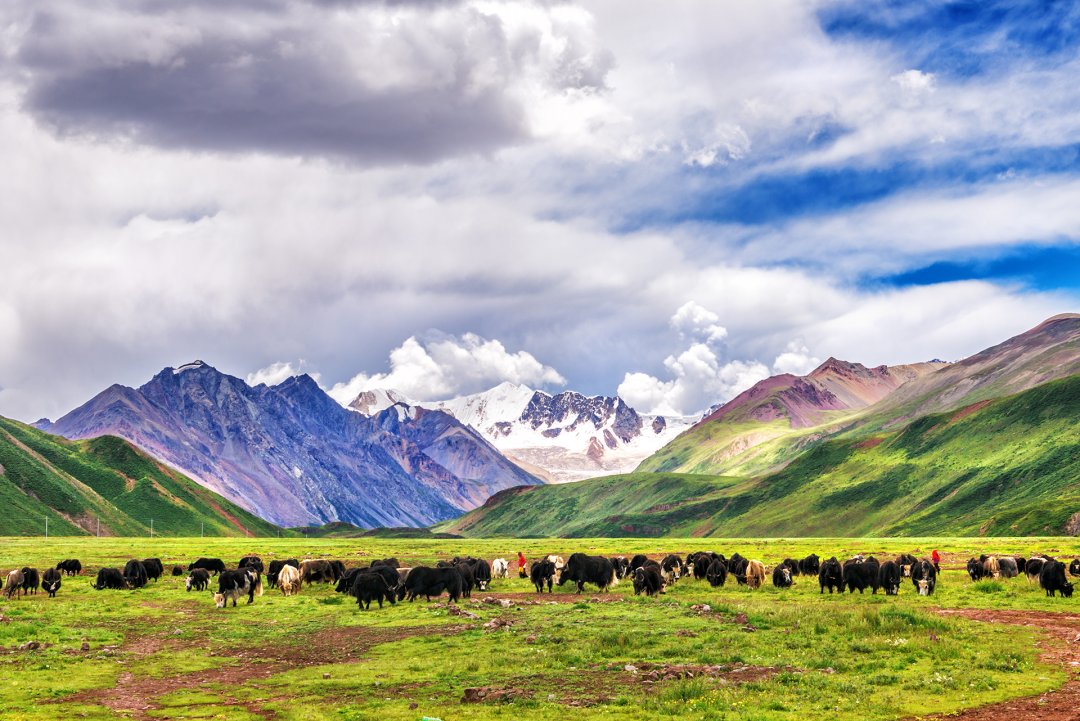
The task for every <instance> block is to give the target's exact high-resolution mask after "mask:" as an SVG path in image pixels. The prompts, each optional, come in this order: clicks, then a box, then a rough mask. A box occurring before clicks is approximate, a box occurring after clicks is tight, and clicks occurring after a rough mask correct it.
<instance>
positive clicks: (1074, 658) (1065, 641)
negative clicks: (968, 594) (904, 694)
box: [920, 608, 1080, 721]
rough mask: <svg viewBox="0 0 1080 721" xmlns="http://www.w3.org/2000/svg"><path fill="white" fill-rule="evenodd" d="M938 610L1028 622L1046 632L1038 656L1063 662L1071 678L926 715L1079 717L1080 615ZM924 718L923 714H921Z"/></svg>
mask: <svg viewBox="0 0 1080 721" xmlns="http://www.w3.org/2000/svg"><path fill="white" fill-rule="evenodd" d="M937 613H938V614H940V615H942V616H949V617H959V618H966V619H969V620H972V621H982V622H984V623H1001V624H1008V625H1011V626H1029V627H1031V628H1034V629H1037V630H1039V631H1042V632H1043V638H1042V639H1040V640H1039V641H1038V646H1039V659H1040V660H1041V661H1043V662H1045V663H1051V664H1055V665H1058V666H1061V667H1062V668H1063V669H1064V670H1065V672H1066V673H1067V674H1069V680H1068V681H1066V682H1065V685H1064V686H1062V687H1061V688H1060V689H1058V690H1056V691H1049V692H1047V693H1044V694H1039V695H1038V696H1027V697H1024V698H1017V699H1011V700H1009V701H1003V702H1001V703H994V704H988V705H986V706H980V707H978V708H973V709H968V710H967V711H962V712H960V713H958V714H954V715H950V716H927V717H925V718H940V719H945V718H947V719H949V721H1077V719H1080V677H1078V676H1077V674H1078V673H1080V615H1077V614H1072V613H1051V612H1047V611H1007V610H983V609H969V608H963V609H938V611H937ZM920 718H922V717H920Z"/></svg>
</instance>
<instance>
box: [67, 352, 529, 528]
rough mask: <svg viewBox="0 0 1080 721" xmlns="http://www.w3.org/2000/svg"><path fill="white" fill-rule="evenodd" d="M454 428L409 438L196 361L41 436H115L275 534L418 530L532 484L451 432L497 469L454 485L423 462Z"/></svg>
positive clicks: (287, 389) (289, 386)
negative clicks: (273, 527) (301, 528)
mask: <svg viewBox="0 0 1080 721" xmlns="http://www.w3.org/2000/svg"><path fill="white" fill-rule="evenodd" d="M441 415H443V416H446V414H441ZM413 421H416V423H417V426H416V427H413V426H412V422H413ZM454 423H456V421H454V420H453V419H451V418H449V417H448V416H446V417H445V418H442V419H440V418H438V417H431V416H427V417H426V420H421V419H410V420H409V423H407V424H406V425H409V427H410V429H409V437H408V438H406V437H404V436H402V435H400V430H401V426H400V425H398V426H387V424H386V423H382V422H381V421H380V418H378V417H373V418H372V417H366V416H363V415H361V414H358V413H354V412H352V411H348V410H346V409H344V408H342V407H341V406H340V405H339V404H338V403H337V402H335V401H334V400H333V399H332V398H330V397H329V396H328V395H327V394H326V393H325V392H324V391H323V390H322V389H321V388H319V386H318V384H317V383H316V382H315V380H314V379H313V378H311V377H310V376H309V375H306V374H302V375H299V376H293V377H290V378H288V379H286V380H284V381H282V382H281V383H279V384H277V385H274V386H267V385H265V384H259V385H257V386H254V387H252V386H249V385H248V384H247V383H245V382H244V381H243V380H241V379H240V378H236V377H234V376H230V375H228V374H225V373H222V372H220V371H218V370H217V369H216V368H213V367H212V366H210V365H208V364H206V363H204V362H202V361H195V362H192V363H187V364H184V365H182V366H179V367H176V368H165V369H162V370H161V371H160V372H158V373H157V374H156V375H155V376H154V377H153V378H151V379H150V380H149V381H148V382H147V383H145V384H143V385H142V386H140V387H139V388H137V389H132V388H128V387H126V386H120V385H115V384H114V385H112V386H109V387H108V388H107V389H106V390H105V391H103V392H102V393H100V394H98V395H97V396H95V397H94V398H92V399H91V400H89V401H87V403H85V404H83V405H82V406H80V407H79V408H76V409H75V410H73V411H71V412H70V413H68V414H66V415H65V416H63V417H62V418H60V419H59V420H57V421H56V422H55V423H52V424H50V426H49V427H48V428H47V430H49V431H50V432H56V433H59V434H60V435H64V436H66V437H69V438H86V437H93V436H98V435H103V434H106V433H108V434H113V435H118V436H120V437H123V438H125V439H127V440H129V441H131V442H132V443H134V444H135V445H137V446H139V447H140V448H143V449H144V450H146V451H147V452H149V453H150V454H151V455H153V456H155V457H156V458H159V459H161V460H162V461H164V462H166V463H169V464H170V465H172V466H173V467H175V468H177V469H180V470H182V471H184V472H185V473H187V474H189V475H191V476H192V477H194V478H196V479H197V480H198V481H200V482H201V483H203V484H204V485H206V486H207V487H208V488H211V489H212V490H214V491H215V492H218V493H220V494H221V495H223V496H225V497H226V498H229V499H231V500H233V501H234V502H236V503H238V505H240V506H241V507H244V508H247V509H249V510H251V511H253V512H257V513H259V514H261V515H263V516H264V517H267V518H270V519H272V520H274V521H276V522H278V523H280V524H282V525H304V524H309V523H317V524H318V523H326V522H329V521H337V520H343V521H349V522H352V523H355V524H357V525H359V526H364V527H373V526H404V525H413V526H417V525H427V524H429V523H432V522H434V521H437V520H441V519H443V518H448V517H451V516H453V515H457V514H458V513H460V512H461V511H463V510H466V509H467V508H470V507H472V506H473V505H475V504H477V503H479V502H482V500H483V499H479V500H477V498H478V496H479V495H481V494H483V493H484V492H485V490H492V491H493V490H498V489H500V488H502V487H507V486H511V485H521V484H532V483H539V482H540V481H539V480H538V479H536V478H535V477H533V476H531V475H529V474H527V473H525V472H524V471H522V470H521V469H519V468H518V467H517V466H514V465H513V464H511V463H510V462H509V461H506V460H505V459H503V458H502V457H501V456H499V455H498V454H497V453H491V452H490V449H489V448H488V445H487V443H486V442H485V441H484V440H483V439H482V438H480V437H479V436H478V435H477V434H475V433H474V432H472V431H469V430H467V429H465V427H464V426H461V425H460V424H458V426H460V427H461V428H462V429H463V431H462V434H461V435H460V437H459V439H458V448H459V450H460V451H461V452H462V453H468V452H472V451H474V450H475V452H476V453H477V454H479V456H480V457H482V458H484V459H486V460H487V461H488V462H490V463H493V464H495V465H496V466H497V468H496V469H495V470H493V471H492V472H491V473H488V474H487V475H484V476H483V477H481V478H460V477H458V476H456V475H455V474H454V473H452V472H451V471H449V470H448V469H446V468H445V467H443V466H442V465H441V464H440V463H439V462H438V461H436V460H435V459H434V458H432V457H431V456H429V455H428V454H427V453H426V449H427V445H428V443H429V441H432V439H430V438H429V437H428V436H427V435H425V429H434V428H435V427H436V426H438V427H439V428H440V429H443V430H445V426H446V425H447V424H451V425H452V424H454ZM395 428H396V429H397V431H395ZM432 432H434V431H433V430H432ZM479 465H482V463H481V462H479V461H478V462H477V463H476V464H474V466H475V467H478V466H479ZM485 498H486V496H485Z"/></svg>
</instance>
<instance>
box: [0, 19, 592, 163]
mask: <svg viewBox="0 0 1080 721" xmlns="http://www.w3.org/2000/svg"><path fill="white" fill-rule="evenodd" d="M448 4H449V3H435V4H426V5H424V6H423V8H420V7H419V6H418V5H417V4H415V3H403V2H367V3H358V2H344V1H343V0H341V1H339V2H320V3H316V4H299V5H288V6H286V5H284V4H281V3H267V4H266V5H264V6H261V7H260V5H261V4H259V3H256V4H254V5H253V4H252V3H248V2H234V3H227V4H218V3H215V7H214V9H211V8H210V7H209V6H202V7H201V8H200V7H199V6H184V7H183V8H181V9H178V10H175V11H170V10H169V9H168V8H167V7H162V6H161V4H160V3H153V4H149V5H137V4H136V5H130V6H113V7H111V8H109V9H108V10H106V11H104V12H102V11H101V10H100V8H95V9H94V10H91V9H90V8H85V9H83V7H85V6H82V7H80V6H79V5H71V6H64V5H61V6H52V5H50V6H49V8H48V9H45V10H42V11H40V12H38V13H37V14H36V15H35V16H34V17H33V19H32V20H31V21H30V22H29V23H28V31H27V32H26V33H25V34H24V36H23V41H22V44H21V46H20V47H19V50H18V53H17V55H16V61H17V63H18V64H19V65H21V69H22V70H23V75H24V77H25V78H26V81H25V82H26V90H25V94H24V109H25V110H27V111H28V112H30V113H31V114H32V115H33V116H34V117H35V118H36V119H37V120H38V122H40V123H42V124H44V125H46V126H47V127H49V128H51V129H53V130H54V131H55V132H57V133H58V134H60V135H82V136H89V137H95V138H99V139H110V138H124V139H131V140H134V141H136V142H139V143H145V144H152V145H157V146H162V147H169V148H187V149H195V150H209V151H224V152H231V151H238V152H246V151H257V152H270V153H277V154H284V155H303V156H309V155H314V156H326V157H336V158H341V159H346V160H351V161H358V162H374V163H394V162H409V163H422V162H430V161H434V160H439V159H442V158H446V157H451V156H455V155H460V154H466V153H483V152H487V151H491V150H494V149H496V148H499V147H501V146H504V145H507V144H512V143H515V142H520V141H522V140H524V139H526V137H527V131H526V129H525V121H524V113H523V110H522V108H521V107H520V105H519V103H518V101H516V100H515V99H514V98H513V95H512V94H511V93H508V92H507V90H508V86H509V85H510V84H511V83H512V82H514V80H515V78H516V77H517V75H518V74H519V73H520V72H521V69H522V68H521V66H522V64H523V63H527V62H528V54H529V52H530V46H531V43H530V42H529V41H528V40H522V39H521V38H518V39H516V40H513V41H512V40H511V39H509V38H508V37H507V35H506V33H505V31H504V28H503V26H502V24H501V23H500V21H499V20H498V19H497V18H494V17H491V16H487V15H482V14H480V13H478V12H474V11H471V10H468V9H464V10H462V9H460V8H459V9H458V10H457V11H455V12H453V13H440V8H443V7H445V6H446V5H448ZM398 9H402V12H403V14H402V15H400V16H398V17H396V18H392V19H388V17H387V15H388V14H389V13H396V12H397V11H398ZM91 13H96V15H95V16H94V17H91ZM83 23H87V24H86V26H85V27H84V26H83ZM556 80H557V79H556ZM601 80H602V78H601ZM574 81H575V82H577V81H580V78H575V79H574Z"/></svg>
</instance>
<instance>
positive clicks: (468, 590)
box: [453, 561, 476, 598]
mask: <svg viewBox="0 0 1080 721" xmlns="http://www.w3.org/2000/svg"><path fill="white" fill-rule="evenodd" d="M453 567H454V568H456V569H457V570H458V573H460V574H461V596H462V597H463V598H472V590H473V586H475V585H476V576H475V574H473V567H472V566H470V565H469V564H467V563H465V562H464V561H462V562H461V563H456V564H454V566H453Z"/></svg>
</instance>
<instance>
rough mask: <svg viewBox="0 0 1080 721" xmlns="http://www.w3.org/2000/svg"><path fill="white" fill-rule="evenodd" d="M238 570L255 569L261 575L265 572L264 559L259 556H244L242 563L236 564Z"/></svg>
mask: <svg viewBox="0 0 1080 721" xmlns="http://www.w3.org/2000/svg"><path fill="white" fill-rule="evenodd" d="M236 567H237V568H254V569H255V570H256V571H258V572H259V573H262V572H263V569H264V566H263V562H262V559H261V558H259V557H258V556H244V557H243V558H241V559H240V562H239V563H237V564H236Z"/></svg>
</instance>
